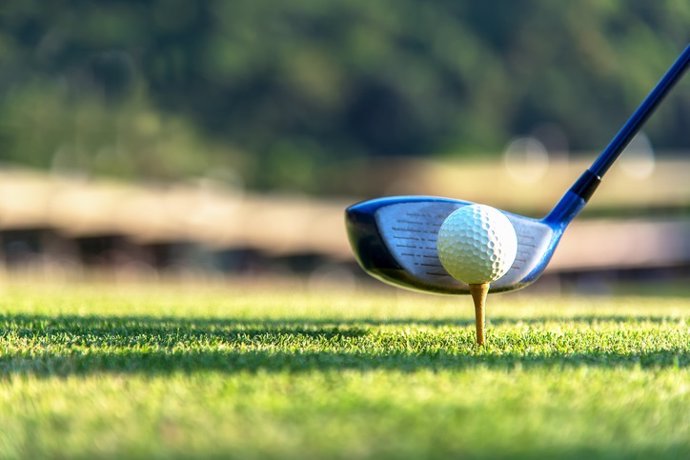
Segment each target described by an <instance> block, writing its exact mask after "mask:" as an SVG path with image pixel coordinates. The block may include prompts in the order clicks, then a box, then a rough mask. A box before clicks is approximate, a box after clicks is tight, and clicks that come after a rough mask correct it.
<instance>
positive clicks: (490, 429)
mask: <svg viewBox="0 0 690 460" xmlns="http://www.w3.org/2000/svg"><path fill="white" fill-rule="evenodd" d="M489 301H490V303H489V305H488V317H489V319H490V324H489V328H488V340H489V345H488V346H487V347H485V348H477V347H476V346H475V345H474V344H473V333H474V331H473V319H472V317H471V314H472V308H471V306H470V301H469V299H468V298H459V299H458V298H445V297H427V296H415V295H406V294H401V293H398V292H397V291H385V292H379V293H344V292H333V291H325V290H324V291H318V292H314V291H307V290H303V289H301V288H299V287H297V288H291V287H290V286H282V287H276V288H273V289H267V288H265V287H264V288H261V287H258V286H255V287H248V288H241V287H237V286H235V287H232V286H230V287H210V286H206V287H204V288H202V287H197V288H196V289H195V288H192V287H189V286H187V287H185V286H171V285H167V286H165V285H164V286H143V287H142V286H139V287H135V286H130V287H126V288H118V289H115V288H109V287H107V286H105V285H91V286H66V287H62V288H60V287H58V286H42V287H41V286H38V287H37V286H35V285H33V286H32V285H26V284H21V283H19V284H16V285H12V286H6V287H5V288H4V289H3V290H2V291H0V312H2V313H0V458H13V457H25V458H36V457H60V458H64V457H82V458H85V457H89V458H92V457H140V458H151V457H181V458H184V457H198V456H222V457H226V458H265V457H272V458H300V459H304V458H348V459H349V458H392V457H396V458H399V457H408V458H420V457H427V458H447V457H456V458H457V457H464V458H523V457H525V458H527V457H536V456H548V457H559V458H581V457H585V456H586V457H591V458H631V457H632V458H688V457H689V456H690V299H688V298H685V297H677V298H674V297H665V298H663V299H661V298H655V297H637V298H633V297H631V298H624V297H615V298H596V297H592V298H578V297H564V298H557V297H551V298H549V297H531V296H529V295H527V296H525V295H503V296H493V297H490V298H489Z"/></svg>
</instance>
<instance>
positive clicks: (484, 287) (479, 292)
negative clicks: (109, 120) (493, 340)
mask: <svg viewBox="0 0 690 460" xmlns="http://www.w3.org/2000/svg"><path fill="white" fill-rule="evenodd" d="M488 293H489V283H482V284H470V294H472V300H473V301H474V323H475V326H476V329H477V345H484V316H485V315H484V310H485V307H486V296H487V294H488Z"/></svg>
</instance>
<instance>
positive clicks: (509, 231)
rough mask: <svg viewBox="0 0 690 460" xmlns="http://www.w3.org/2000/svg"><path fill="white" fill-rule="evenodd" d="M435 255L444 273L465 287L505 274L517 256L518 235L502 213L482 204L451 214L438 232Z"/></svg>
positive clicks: (490, 280) (486, 281)
mask: <svg viewBox="0 0 690 460" xmlns="http://www.w3.org/2000/svg"><path fill="white" fill-rule="evenodd" d="M436 245H437V248H438V256H439V260H440V261H441V264H442V265H443V267H444V268H445V269H446V271H447V272H448V273H449V274H450V275H451V276H452V277H453V278H455V279H457V280H460V281H463V282H465V283H467V284H483V283H490V282H492V281H495V280H497V279H499V278H500V277H501V276H503V275H505V274H506V272H507V271H508V270H509V269H510V267H511V266H512V265H513V261H514V260H515V255H516V254H517V235H516V234H515V228H514V227H513V224H512V223H511V222H510V220H509V219H508V218H507V217H506V216H505V214H503V213H502V212H501V211H499V210H497V209H495V208H492V207H490V206H485V205H481V204H472V205H467V206H463V207H461V208H459V209H457V210H456V211H454V212H453V213H451V214H450V215H449V216H448V217H447V218H446V220H445V221H443V224H441V229H440V230H439V232H438V239H437V242H436Z"/></svg>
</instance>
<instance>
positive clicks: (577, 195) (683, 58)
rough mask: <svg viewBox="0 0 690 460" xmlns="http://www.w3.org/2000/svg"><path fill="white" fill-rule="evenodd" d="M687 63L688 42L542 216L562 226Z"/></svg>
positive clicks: (570, 218) (590, 191) (636, 131)
mask: <svg viewBox="0 0 690 460" xmlns="http://www.w3.org/2000/svg"><path fill="white" fill-rule="evenodd" d="M688 65H690V45H688V46H687V47H686V48H685V50H683V52H682V53H681V54H680V56H678V58H677V59H676V61H675V62H674V63H673V65H672V66H671V67H670V68H669V69H668V71H667V72H666V74H664V76H663V77H662V78H661V80H659V82H658V83H657V84H656V86H655V87H654V89H652V91H651V92H650V93H649V94H648V95H647V97H646V98H645V100H644V101H642V104H640V106H639V107H638V108H637V110H635V112H634V113H633V114H632V115H631V116H630V118H629V119H628V121H627V122H626V123H625V124H624V125H623V127H622V128H621V129H620V131H618V134H616V136H615V137H614V138H613V139H612V140H611V142H609V145H608V146H606V149H604V151H603V152H602V153H601V155H599V157H598V158H597V159H596V160H594V163H592V166H590V167H589V169H587V170H586V171H585V172H584V173H583V174H582V176H580V178H579V179H578V180H577V181H576V182H575V184H573V186H572V187H570V189H569V190H568V192H566V194H565V195H564V196H563V198H561V200H560V201H559V202H558V204H556V206H555V207H554V208H553V210H552V211H551V212H550V213H549V214H548V215H547V216H546V217H545V219H544V220H546V221H548V222H551V223H554V224H558V225H561V226H563V227H564V226H565V225H567V224H568V223H569V222H570V221H571V220H572V219H573V218H574V217H575V216H576V215H577V214H578V213H579V212H580V211H581V210H582V208H583V207H584V205H585V204H586V202H587V200H589V198H590V197H591V196H592V194H593V193H594V191H595V190H596V188H597V186H598V185H599V183H600V181H601V178H602V177H603V176H604V174H605V173H606V171H608V170H609V168H610V167H611V165H612V164H613V162H614V161H616V159H617V158H618V157H619V156H620V154H621V153H622V152H623V150H624V149H625V147H626V146H627V145H628V144H629V143H630V141H631V140H632V139H633V138H634V137H635V135H636V134H637V133H638V132H639V130H640V128H642V125H644V123H645V122H646V121H647V119H648V118H649V117H650V116H651V115H652V113H654V110H656V108H657V107H658V106H659V104H660V103H661V101H662V100H663V99H664V97H665V96H666V95H667V94H668V93H669V91H671V89H672V88H673V87H674V86H675V84H676V83H677V82H678V80H680V79H681V77H682V76H683V74H684V73H685V71H686V70H687V68H688Z"/></svg>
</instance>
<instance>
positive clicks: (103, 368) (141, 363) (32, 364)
mask: <svg viewBox="0 0 690 460" xmlns="http://www.w3.org/2000/svg"><path fill="white" fill-rule="evenodd" d="M547 319H555V318H542V319H541V321H540V320H539V319H538V318H532V319H529V320H528V321H525V320H519V319H508V318H503V319H501V318H498V319H497V320H494V321H492V323H494V324H501V323H509V324H511V323H537V322H543V321H545V320H547ZM560 320H561V321H563V320H564V319H563V318H560ZM566 321H583V322H599V321H621V322H622V321H635V322H637V321H653V322H659V323H662V322H677V321H678V320H677V319H675V320H674V319H672V318H663V317H644V318H639V317H634V318H630V317H625V316H613V317H587V316H585V317H575V318H570V319H566ZM414 324H423V325H432V326H467V325H470V324H473V322H470V321H466V320H465V321H455V320H450V319H439V320H418V319H390V320H374V319H362V320H359V319H357V320H345V321H343V320H339V319H317V320H313V319H304V320H302V319H285V320H280V319H223V318H219V319H206V318H202V319H193V318H191V319H190V318H175V317H153V316H123V317H120V316H56V317H53V316H47V315H3V316H0V340H4V341H12V340H17V341H30V342H32V343H33V345H32V346H31V347H30V349H27V350H21V351H18V352H14V353H8V352H4V353H3V352H2V351H0V377H8V376H11V375H36V376H45V377H47V376H67V375H74V374H76V375H84V374H92V373H99V372H113V373H139V374H149V375H156V374H167V373H174V372H183V373H193V372H198V371H218V372H224V373H238V372H309V371H329V370H343V369H352V370H361V371H367V370H374V369H385V370H399V371H403V372H411V371H416V370H422V369H431V370H444V369H450V370H461V369H468V368H477V367H487V368H500V369H513V368H516V367H522V368H548V369H551V368H554V369H558V368H571V367H642V368H646V367H653V368H664V367H690V352H688V350H687V349H662V350H649V349H648V348H647V349H646V350H645V351H640V352H639V353H620V352H607V351H586V352H573V353H570V352H568V353H564V352H557V351H550V352H543V353H534V352H513V351H510V348H504V347H502V346H501V344H500V342H499V341H498V340H497V341H496V342H497V345H496V346H495V348H489V349H486V350H478V349H477V348H476V347H475V345H474V344H473V335H472V334H473V333H472V331H471V330H467V331H464V332H460V331H459V333H458V334H456V335H453V336H450V337H448V336H446V337H445V338H443V339H440V338H439V337H438V336H429V335H422V336H419V337H412V338H411V340H412V344H413V346H411V347H409V351H407V350H406V351H399V350H400V348H401V343H400V342H390V346H389V349H390V351H387V350H386V343H385V342H375V343H372V342H370V338H369V337H368V336H369V335H370V333H371V332H372V330H371V327H372V326H381V325H414ZM429 340H431V341H435V343H433V344H431V345H432V346H429V344H428V343H427V341H429ZM443 340H445V341H446V342H443ZM504 341H505V339H504ZM37 344H40V346H41V347H43V349H44V350H46V349H47V348H52V349H55V350H58V351H37ZM449 345H451V346H449ZM373 346H376V348H377V351H375V352H367V351H362V350H366V348H367V347H370V348H372V347H373ZM204 347H205V348H206V349H204ZM314 348H316V349H317V351H310V349H311V350H313V349H314ZM319 348H324V350H318V349H319ZM339 348H342V349H343V351H340V350H339ZM269 349H275V350H276V351H272V350H269ZM285 349H288V350H290V351H285ZM293 349H294V351H292V350H293ZM554 350H555V348H554Z"/></svg>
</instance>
